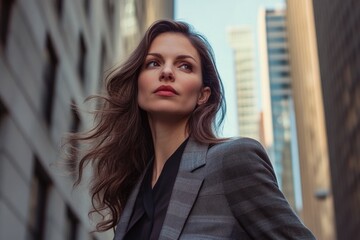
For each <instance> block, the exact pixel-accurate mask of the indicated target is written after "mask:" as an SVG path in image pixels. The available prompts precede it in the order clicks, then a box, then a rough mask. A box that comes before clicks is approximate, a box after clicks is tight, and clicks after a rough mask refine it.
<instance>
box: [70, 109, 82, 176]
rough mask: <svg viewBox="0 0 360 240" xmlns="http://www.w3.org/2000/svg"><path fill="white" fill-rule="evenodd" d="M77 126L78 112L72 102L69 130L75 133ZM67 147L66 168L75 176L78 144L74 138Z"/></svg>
mask: <svg viewBox="0 0 360 240" xmlns="http://www.w3.org/2000/svg"><path fill="white" fill-rule="evenodd" d="M79 128H80V117H79V113H78V111H77V108H76V106H75V103H74V102H72V107H71V125H70V132H71V133H77V132H78V131H79ZM69 147H70V156H71V158H70V162H69V164H68V168H69V171H70V174H71V175H72V176H76V169H77V168H76V166H77V158H78V147H79V144H78V142H77V141H76V140H71V142H70V146H69Z"/></svg>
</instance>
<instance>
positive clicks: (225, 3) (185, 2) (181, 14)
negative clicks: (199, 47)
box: [175, 0, 284, 137]
mask: <svg viewBox="0 0 360 240" xmlns="http://www.w3.org/2000/svg"><path fill="white" fill-rule="evenodd" d="M283 5H284V1H283V0H175V19H176V20H182V21H185V22H187V23H189V24H191V25H192V26H193V27H194V29H195V30H196V31H198V32H200V33H201V34H203V35H204V36H205V37H206V38H207V40H208V41H209V43H210V45H211V46H212V48H213V50H214V53H215V61H216V65H217V67H218V70H219V74H220V77H221V79H222V81H223V84H224V90H225V97H226V104H227V113H226V117H225V121H224V126H223V130H222V134H221V136H224V137H234V136H237V129H238V127H237V117H236V111H237V110H236V93H235V90H236V87H235V77H234V71H235V70H234V59H233V54H232V49H231V48H230V44H229V41H228V36H227V29H228V27H230V26H248V27H250V28H251V29H252V30H253V34H254V40H255V41H256V44H257V42H258V39H257V32H258V24H257V22H258V12H259V9H260V8H261V7H264V8H267V7H273V8H274V7H282V6H283ZM255 56H256V61H255V63H256V67H255V69H256V76H255V77H256V81H257V82H258V86H260V79H259V77H260V74H259V70H258V69H259V62H258V52H257V48H256V52H255ZM258 97H259V101H258V102H260V93H259V94H258ZM259 107H260V105H259ZM220 133H221V132H220Z"/></svg>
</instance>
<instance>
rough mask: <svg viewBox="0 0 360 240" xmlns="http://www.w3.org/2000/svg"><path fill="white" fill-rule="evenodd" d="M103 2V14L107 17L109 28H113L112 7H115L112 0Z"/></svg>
mask: <svg viewBox="0 0 360 240" xmlns="http://www.w3.org/2000/svg"><path fill="white" fill-rule="evenodd" d="M104 2H105V10H106V12H105V14H106V15H107V16H108V18H109V23H110V26H113V23H114V10H115V9H114V7H115V3H114V0H106V1H104Z"/></svg>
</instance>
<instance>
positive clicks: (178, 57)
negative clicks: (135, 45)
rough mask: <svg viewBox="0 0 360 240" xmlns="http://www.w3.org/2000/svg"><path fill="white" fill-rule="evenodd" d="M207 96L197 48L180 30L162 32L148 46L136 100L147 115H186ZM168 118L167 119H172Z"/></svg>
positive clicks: (207, 92) (208, 90)
mask: <svg viewBox="0 0 360 240" xmlns="http://www.w3.org/2000/svg"><path fill="white" fill-rule="evenodd" d="M209 96H210V88H209V87H203V84H202V73H201V62H200V57H199V54H198V52H197V50H196V49H195V48H194V47H193V45H192V44H191V42H190V41H189V39H188V38H187V37H185V36H184V35H182V34H179V33H163V34H160V35H159V36H157V37H156V38H155V39H154V41H153V42H152V44H151V45H150V49H149V52H148V54H147V56H146V59H145V63H144V64H143V67H142V70H141V72H140V75H139V78H138V103H139V106H140V108H142V109H143V110H145V111H146V112H147V113H148V114H149V115H150V116H164V117H169V116H170V117H173V118H172V119H173V120H174V119H175V117H181V118H182V117H188V116H189V115H190V113H191V112H192V111H193V110H194V109H195V107H196V105H200V104H203V103H205V102H206V101H207V99H208V98H209ZM172 119H169V120H172Z"/></svg>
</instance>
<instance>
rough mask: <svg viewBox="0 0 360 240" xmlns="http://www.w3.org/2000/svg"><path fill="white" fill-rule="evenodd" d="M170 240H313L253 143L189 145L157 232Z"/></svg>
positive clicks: (120, 233)
mask: <svg viewBox="0 0 360 240" xmlns="http://www.w3.org/2000/svg"><path fill="white" fill-rule="evenodd" d="M141 182H142V177H141V178H140V179H139V182H138V184H137V185H136V186H135V188H134V190H133V192H132V193H131V195H130V197H129V199H128V201H127V203H126V206H125V209H124V211H123V213H122V215H121V218H120V221H119V223H118V225H117V227H116V231H115V237H114V240H121V239H122V238H123V237H124V234H125V233H126V230H127V229H128V228H129V226H128V223H129V220H130V217H131V214H132V211H133V208H134V203H135V200H136V197H137V195H138V191H139V187H140V185H141ZM159 239H161V240H170V239H188V240H190V239H315V237H314V236H313V235H312V233H311V232H310V231H309V230H308V229H307V228H306V227H305V226H304V225H303V224H302V223H301V221H300V220H299V218H298V217H297V216H296V215H295V213H294V212H293V211H292V210H291V208H290V206H289V204H288V202H287V201H286V199H285V197H284V195H283V194H282V192H281V191H280V190H279V188H278V184H277V181H276V177H275V174H274V171H273V168H272V166H271V163H270V160H269V158H268V156H267V154H266V153H265V151H264V149H263V148H262V146H261V145H260V143H258V142H257V141H255V140H252V139H249V138H240V139H237V140H231V141H228V142H225V143H221V144H217V145H215V146H213V147H211V148H208V145H205V144H200V143H198V142H196V141H195V140H194V139H191V138H190V139H189V141H188V143H187V146H186V148H185V150H184V153H183V156H182V159H181V163H180V168H179V172H178V175H177V177H176V181H175V185H174V188H173V191H172V195H171V199H170V203H169V207H168V210H167V214H166V217H165V220H164V224H163V227H162V229H161V232H160V237H159Z"/></svg>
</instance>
